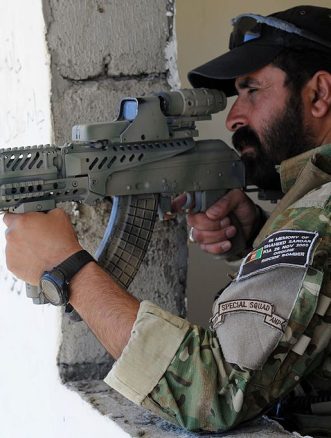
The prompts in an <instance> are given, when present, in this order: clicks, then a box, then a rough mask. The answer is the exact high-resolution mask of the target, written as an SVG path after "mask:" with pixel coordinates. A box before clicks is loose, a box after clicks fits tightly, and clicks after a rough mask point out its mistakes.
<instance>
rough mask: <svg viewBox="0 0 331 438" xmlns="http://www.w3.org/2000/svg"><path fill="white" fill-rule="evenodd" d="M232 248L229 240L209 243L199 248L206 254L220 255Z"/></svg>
mask: <svg viewBox="0 0 331 438" xmlns="http://www.w3.org/2000/svg"><path fill="white" fill-rule="evenodd" d="M231 247H232V244H231V242H230V241H229V240H224V241H223V242H218V243H211V244H202V245H200V248H201V249H202V250H203V251H206V252H208V253H209V254H215V255H220V254H224V253H226V252H228V251H229V250H230V249H231Z"/></svg>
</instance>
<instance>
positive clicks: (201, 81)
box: [188, 41, 283, 96]
mask: <svg viewBox="0 0 331 438" xmlns="http://www.w3.org/2000/svg"><path fill="white" fill-rule="evenodd" d="M282 50H283V47H281V46H273V45H270V44H265V45H264V44H261V42H255V41H254V42H253V41H252V42H250V43H247V44H243V45H241V46H239V47H236V48H235V49H233V50H230V51H229V52H227V53H225V54H224V55H221V56H219V57H217V58H215V59H213V60H211V61H209V62H207V63H206V64H203V65H201V66H200V67H197V68H195V69H193V70H191V71H190V72H189V73H188V80H189V81H190V83H191V85H192V86H193V87H194V88H201V87H203V88H216V89H218V90H222V91H224V93H225V94H226V95H227V96H233V95H234V94H237V92H236V89H235V86H234V79H235V78H237V77H238V76H242V75H245V74H248V73H251V72H253V71H256V70H259V69H260V68H262V67H264V66H266V65H267V64H269V63H270V62H271V61H272V60H273V59H274V58H275V57H276V56H277V55H278V54H279V53H280V52H281V51H282Z"/></svg>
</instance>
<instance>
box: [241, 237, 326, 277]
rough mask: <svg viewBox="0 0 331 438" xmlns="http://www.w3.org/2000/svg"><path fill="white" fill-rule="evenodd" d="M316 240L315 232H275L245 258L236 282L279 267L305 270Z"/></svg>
mask: <svg viewBox="0 0 331 438" xmlns="http://www.w3.org/2000/svg"><path fill="white" fill-rule="evenodd" d="M317 240H318V233H317V232H311V231H301V230H281V231H276V232H275V233H273V234H270V236H268V237H267V238H266V239H265V240H264V241H263V242H262V243H261V245H260V246H259V247H258V248H256V249H255V250H254V251H252V252H250V253H249V254H248V255H247V256H246V257H245V259H244V260H243V262H242V264H241V266H240V269H239V272H238V275H237V278H236V280H237V281H240V280H243V279H245V278H249V277H251V276H252V275H256V274H259V273H261V272H265V271H267V270H270V269H274V268H276V267H279V266H292V267H300V268H306V267H307V266H308V265H309V264H310V262H311V258H312V252H313V249H314V248H315V245H316V243H317Z"/></svg>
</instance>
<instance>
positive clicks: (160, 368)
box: [106, 201, 331, 432]
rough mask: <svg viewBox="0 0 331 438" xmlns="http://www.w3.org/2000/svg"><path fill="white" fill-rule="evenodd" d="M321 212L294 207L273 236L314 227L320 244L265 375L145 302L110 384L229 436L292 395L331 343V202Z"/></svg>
mask: <svg viewBox="0 0 331 438" xmlns="http://www.w3.org/2000/svg"><path fill="white" fill-rule="evenodd" d="M323 207H324V210H323V208H321V207H320V206H318V207H312V206H311V205H310V206H309V208H306V206H305V205H297V206H296V207H295V208H292V209H288V210H287V211H286V213H285V214H284V215H283V216H282V217H281V218H278V219H277V220H276V221H275V228H274V229H273V230H271V231H274V230H275V229H281V228H286V229H289V228H291V229H299V230H300V229H301V230H302V229H308V230H309V229H310V230H314V231H316V232H319V235H320V236H321V237H322V239H321V243H320V245H319V251H317V252H316V257H315V258H314V262H313V264H312V266H310V267H309V268H308V269H307V271H306V275H305V277H304V279H303V281H302V283H301V285H300V287H299V290H298V294H297V299H296V300H295V303H294V306H293V308H292V310H291V315H290V317H289V320H288V323H287V327H286V330H285V332H284V333H283V335H282V337H281V339H280V340H279V342H278V344H277V345H275V346H274V349H273V351H272V353H271V354H270V355H269V356H268V357H267V359H266V361H265V363H264V364H263V366H262V367H261V369H257V370H250V369H247V368H244V367H239V366H238V365H235V364H231V363H229V362H228V361H226V360H225V357H224V352H223V350H222V346H221V345H220V342H219V339H218V337H217V335H216V333H215V332H214V331H213V330H205V329H203V328H201V327H198V326H195V325H191V324H189V323H188V322H187V321H185V320H183V319H181V318H178V317H176V316H174V315H171V314H169V313H168V312H165V311H163V310H162V309H160V308H159V307H157V306H155V305H153V304H151V303H148V302H143V303H142V304H141V308H140V311H139V314H138V318H137V321H136V323H135V326H134V329H133V332H132V335H131V338H130V341H129V343H128V345H127V347H126V348H125V350H124V352H123V354H122V356H121V357H120V359H119V360H118V361H117V363H116V364H115V366H114V367H113V369H112V371H111V372H110V374H109V375H108V376H107V378H106V382H107V383H108V384H109V385H110V386H112V387H114V388H115V389H116V390H118V391H119V392H120V393H122V394H123V395H124V396H126V397H127V398H129V399H131V400H132V401H134V402H135V403H137V404H140V405H142V406H144V407H146V408H147V409H149V410H151V411H153V412H154V413H156V414H158V415H159V416H161V417H164V418H166V419H167V420H169V421H171V422H173V423H175V424H177V425H179V426H181V427H184V428H186V429H189V430H192V431H196V432H198V431H209V432H224V431H226V430H228V429H230V428H233V427H235V426H237V425H238V424H240V423H242V422H244V421H245V420H249V419H251V418H254V417H255V416H256V415H258V414H260V413H261V412H263V410H265V409H266V408H267V407H268V406H270V405H272V404H273V403H274V402H275V401H276V400H278V399H279V398H280V397H282V396H284V395H286V394H287V393H288V392H289V391H291V390H292V389H293V388H294V387H295V386H296V385H297V383H298V382H299V381H300V380H301V379H302V378H304V377H305V376H306V375H308V374H310V373H312V372H313V370H314V369H318V367H319V366H320V365H321V364H322V363H323V359H325V354H326V353H325V352H326V348H327V345H328V343H329V342H330V338H331V309H330V302H331V287H330V284H331V283H330V281H329V278H328V276H326V275H324V276H323V270H325V254H326V256H327V258H328V259H330V257H331V254H330V242H331V240H330V239H331V225H330V212H331V210H330V207H331V206H330V201H329V202H327V203H326V204H324V206H323ZM317 253H318V254H317ZM323 260H324V261H323ZM326 269H327V268H326ZM283 292H284V293H285V292H286V291H283ZM236 336H238V335H237V334H235V335H234V337H233V339H234V342H235V339H236ZM247 348H248V349H249V348H250V345H247Z"/></svg>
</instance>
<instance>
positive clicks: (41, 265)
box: [3, 208, 82, 285]
mask: <svg viewBox="0 0 331 438" xmlns="http://www.w3.org/2000/svg"><path fill="white" fill-rule="evenodd" d="M3 221H4V223H5V225H6V226H7V227H8V228H7V230H6V240H7V245H6V262H7V267H8V269H9V270H10V271H11V272H12V273H13V274H14V275H15V276H16V277H18V278H20V279H22V280H24V281H25V282H27V283H30V284H32V285H38V284H39V281H40V277H41V275H42V273H43V272H44V271H47V270H50V269H52V268H54V267H55V266H57V265H58V264H60V263H61V262H63V261H64V260H65V259H66V258H68V257H69V256H71V255H72V254H74V253H75V252H77V251H80V250H81V249H82V247H81V246H80V244H79V242H78V239H77V236H76V233H75V231H74V229H73V227H72V225H71V222H70V219H69V216H68V215H67V214H66V213H65V212H64V211H63V210H61V209H58V208H57V209H55V210H51V211H49V212H48V213H46V214H45V213H23V214H16V213H15V214H13V213H6V214H5V215H4V218H3Z"/></svg>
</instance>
